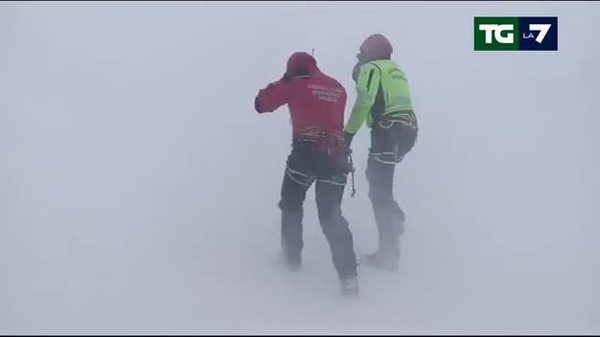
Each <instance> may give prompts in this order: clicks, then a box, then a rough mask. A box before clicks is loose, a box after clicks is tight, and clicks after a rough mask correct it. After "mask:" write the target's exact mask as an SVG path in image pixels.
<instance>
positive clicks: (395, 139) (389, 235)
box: [366, 120, 418, 255]
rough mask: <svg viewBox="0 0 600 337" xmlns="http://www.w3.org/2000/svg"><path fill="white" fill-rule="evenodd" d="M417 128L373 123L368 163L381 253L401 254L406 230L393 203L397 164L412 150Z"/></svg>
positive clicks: (396, 123) (371, 195) (399, 211)
mask: <svg viewBox="0 0 600 337" xmlns="http://www.w3.org/2000/svg"><path fill="white" fill-rule="evenodd" d="M417 133H418V131H417V128H416V126H412V125H407V124H405V123H402V122H399V121H389V120H388V121H385V122H379V123H374V124H373V128H372V130H371V148H370V149H369V159H368V162H367V171H366V174H367V180H368V181H369V198H370V200H371V205H372V207H373V213H374V215H375V222H376V224H377V232H378V234H379V251H380V252H381V253H384V254H392V255H399V254H400V247H399V240H400V235H401V234H402V232H403V231H404V227H403V226H404V224H403V223H404V218H405V216H404V212H403V211H402V209H401V208H400V206H399V205H398V203H397V202H396V201H395V200H394V193H393V187H394V171H395V168H396V164H398V163H400V162H401V161H402V159H403V158H404V156H405V155H406V154H407V153H408V152H409V151H410V150H411V149H412V147H413V146H414V144H415V141H416V139H417Z"/></svg>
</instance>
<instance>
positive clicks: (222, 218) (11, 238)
mask: <svg viewBox="0 0 600 337" xmlns="http://www.w3.org/2000/svg"><path fill="white" fill-rule="evenodd" d="M475 16H557V17H558V22H559V29H558V41H559V47H558V51H556V52H524V51H515V52H479V51H473V17H475ZM599 32H600V3H595V2H566V1H565V2H455V3H451V2H450V3H445V2H89V3H88V2H25V1H24V2H2V3H0V154H1V155H0V333H3V334H9V333H16V334H28V333H38V334H57V333H67V334H73V333H85V334H91V333H94V334H99V333H104V334H116V333H126V334H132V333H135V334H143V333H149V334H159V333H165V334H207V333H218V334H225V333H232V334H255V333H266V334H275V333H283V334H300V333H304V334H316V333H323V334H334V333H335V334H342V333H343V334H358V333H366V334H370V333H380V334H381V333H386V334H406V333H416V334H425V333H430V334H458V333H471V334H500V333H504V334H516V333H543V334H560V333H572V334H573V333H580V334H598V333H600V263H598V258H599V257H600V229H599V227H600V207H599V206H600V174H599V172H600V133H599V132H598V130H599V129H598V128H599V126H600V116H599V115H598V111H597V109H595V108H596V104H595V102H596V100H597V98H598V96H597V95H599V94H600V85H599V80H598V79H599V78H600V47H599V46H598V41H599V40H598V36H597V34H598V33H599ZM373 33H382V34H384V35H386V36H387V37H388V38H389V40H390V41H391V43H392V45H393V46H394V54H393V56H392V57H393V59H394V60H395V61H397V62H398V64H399V65H400V66H401V67H402V69H403V70H404V71H405V72H406V74H407V76H408V79H409V83H410V85H411V91H412V95H413V101H414V106H415V111H416V114H417V117H418V118H419V126H420V131H419V138H418V140H417V144H416V145H415V147H414V148H413V150H412V151H411V152H410V153H409V154H408V155H407V156H406V158H405V160H404V161H403V162H402V163H401V164H399V165H398V167H397V168H396V178H395V182H394V183H395V184H394V193H395V195H396V199H397V200H398V202H399V203H400V205H401V206H402V208H403V209H404V211H405V212H406V216H407V220H406V224H405V226H406V232H405V233H404V235H403V236H402V239H401V249H402V257H401V264H400V269H399V270H398V271H397V272H396V273H390V272H385V271H379V270H376V269H372V268H368V267H365V266H363V265H360V266H359V269H358V273H359V280H360V283H361V295H360V298H357V299H346V298H343V297H341V296H340V294H339V284H338V282H337V279H336V277H337V276H336V274H335V271H334V269H333V267H332V262H331V255H330V251H329V248H328V245H327V241H326V240H325V238H324V236H323V233H322V232H321V228H320V227H319V222H318V219H317V214H316V207H315V199H314V189H311V190H310V191H309V193H308V196H307V200H306V202H305V204H304V207H305V220H304V229H305V233H304V242H305V248H304V253H303V254H304V256H303V258H304V264H303V266H302V269H301V270H299V271H297V272H293V273H292V272H290V271H287V270H285V269H284V268H282V267H281V265H280V261H279V260H278V257H277V254H278V251H279V249H280V236H279V235H280V210H279V209H278V208H277V202H278V201H279V197H280V189H281V181H282V177H283V170H284V168H285V159H286V158H287V156H288V154H289V151H290V140H291V125H290V118H289V113H288V110H287V108H286V107H283V108H280V109H279V110H278V111H277V112H275V113H273V114H264V115H261V114H257V113H256V111H255V110H254V97H255V96H256V94H257V92H258V90H259V89H261V88H264V87H265V86H266V85H267V84H268V83H269V82H271V81H274V80H277V79H279V78H280V77H281V75H282V74H283V72H284V71H285V64H286V61H287V58H288V57H289V56H290V54H291V53H293V52H295V51H308V52H310V51H311V50H312V49H313V48H314V55H315V58H316V60H317V63H318V66H319V67H320V69H321V70H322V71H323V72H325V73H326V74H329V75H331V76H333V77H334V78H336V79H338V80H339V81H340V83H342V84H343V85H344V87H345V88H346V90H347V92H348V103H347V106H346V120H347V118H348V115H349V112H350V109H351V108H352V104H353V102H354V99H355V96H356V94H355V90H354V82H353V81H352V77H351V72H352V67H353V66H354V64H355V62H356V57H355V55H356V53H357V52H358V47H359V45H360V43H361V42H362V41H363V40H364V39H365V38H366V37H367V36H369V35H370V34H373ZM369 142H370V141H369V131H368V129H366V128H365V127H363V128H361V130H360V131H359V132H358V134H357V136H356V137H355V140H354V142H353V143H352V149H353V151H354V154H353V156H354V163H355V167H356V188H357V194H356V196H355V197H354V198H351V197H350V191H349V188H347V189H346V192H345V194H344V201H343V203H342V210H343V212H344V215H345V216H346V218H347V219H348V221H349V223H350V229H351V231H352V233H353V235H354V244H355V249H356V252H357V254H359V255H360V254H364V253H366V252H370V251H371V250H372V249H373V248H374V247H375V246H376V242H377V233H376V228H375V224H374V220H373V213H372V210H371V206H370V202H369V198H368V184H367V181H366V178H365V174H364V172H365V168H366V160H367V153H368V148H369Z"/></svg>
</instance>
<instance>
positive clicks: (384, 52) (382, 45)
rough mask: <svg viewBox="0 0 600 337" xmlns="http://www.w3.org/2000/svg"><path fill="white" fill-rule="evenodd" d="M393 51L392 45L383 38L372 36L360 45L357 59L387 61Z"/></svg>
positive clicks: (379, 35)
mask: <svg viewBox="0 0 600 337" xmlns="http://www.w3.org/2000/svg"><path fill="white" fill-rule="evenodd" d="M393 51H394V49H393V48H392V44H391V43H390V41H388V39H386V37H385V36H383V35H381V34H373V35H371V36H369V37H368V38H367V39H366V40H365V41H364V42H363V43H362V44H361V45H360V54H359V58H361V59H363V60H369V61H370V60H378V59H389V58H390V57H391V56H392V52H393Z"/></svg>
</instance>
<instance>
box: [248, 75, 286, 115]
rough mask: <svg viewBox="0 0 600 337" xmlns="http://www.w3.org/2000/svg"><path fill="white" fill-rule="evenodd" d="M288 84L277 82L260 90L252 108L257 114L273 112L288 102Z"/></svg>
mask: <svg viewBox="0 0 600 337" xmlns="http://www.w3.org/2000/svg"><path fill="white" fill-rule="evenodd" d="M288 98H289V84H288V83H285V82H283V81H277V82H273V83H271V84H269V85H268V86H267V87H266V88H264V89H262V90H260V91H259V92H258V95H257V96H256V98H255V99H254V108H255V109H256V112H258V113H264V112H273V111H275V110H277V109H278V108H279V107H281V106H282V105H284V104H286V103H287V102H288Z"/></svg>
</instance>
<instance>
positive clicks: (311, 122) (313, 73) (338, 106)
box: [255, 53, 346, 139]
mask: <svg viewBox="0 0 600 337" xmlns="http://www.w3.org/2000/svg"><path fill="white" fill-rule="evenodd" d="M284 104H287V105H288V107H289V109H290V114H291V116H292V126H293V138H294V139H297V138H298V137H300V136H301V135H302V134H303V133H304V132H306V131H309V130H314V129H320V130H324V131H338V132H343V129H344V109H345V108H346V90H344V87H343V86H342V85H341V84H340V83H339V82H338V81H336V80H335V79H333V78H331V77H329V76H327V75H325V74H324V73H322V72H321V71H320V70H319V68H317V65H316V61H315V59H314V58H313V57H312V56H310V55H309V54H307V53H294V54H293V55H292V56H291V57H290V59H289V60H288V64H287V72H286V75H285V76H284V78H283V79H281V80H279V81H276V82H273V83H271V84H269V85H268V86H267V87H266V88H264V89H262V90H260V91H259V92H258V96H257V97H256V100H255V108H256V111H257V112H259V113H264V112H273V111H275V110H277V108H279V107H281V106H282V105H284Z"/></svg>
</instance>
